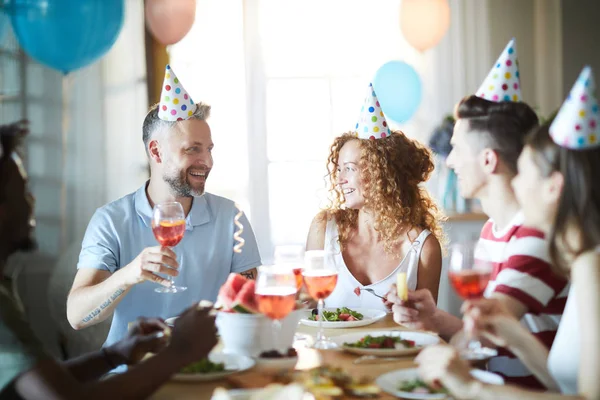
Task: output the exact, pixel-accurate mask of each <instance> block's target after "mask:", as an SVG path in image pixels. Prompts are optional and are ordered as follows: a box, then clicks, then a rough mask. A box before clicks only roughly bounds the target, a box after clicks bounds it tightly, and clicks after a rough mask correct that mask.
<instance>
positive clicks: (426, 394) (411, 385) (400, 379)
mask: <svg viewBox="0 0 600 400" xmlns="http://www.w3.org/2000/svg"><path fill="white" fill-rule="evenodd" d="M471 375H472V376H473V378H475V379H477V380H479V381H481V382H483V383H489V384H491V385H503V384H504V379H502V377H501V376H500V375H497V374H494V373H491V372H487V371H482V370H479V369H472V370H471ZM376 383H377V385H378V386H379V387H380V388H381V389H382V390H383V391H384V392H387V393H389V394H391V395H394V396H396V397H400V398H402V399H415V400H433V399H450V398H451V397H450V394H449V393H448V391H447V390H446V389H445V388H443V387H436V388H433V387H430V386H429V385H427V384H426V383H425V382H423V381H422V380H421V379H419V374H418V372H417V369H416V368H412V369H399V370H396V371H392V372H388V373H387V374H383V375H380V376H379V377H378V378H377V380H376Z"/></svg>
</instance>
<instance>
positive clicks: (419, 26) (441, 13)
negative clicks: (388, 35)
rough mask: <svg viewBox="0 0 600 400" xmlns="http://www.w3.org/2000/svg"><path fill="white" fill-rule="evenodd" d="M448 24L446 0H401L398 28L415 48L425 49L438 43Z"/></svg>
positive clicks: (448, 7)
mask: <svg viewBox="0 0 600 400" xmlns="http://www.w3.org/2000/svg"><path fill="white" fill-rule="evenodd" d="M449 26H450V6H449V5H448V0H402V5H401V7H400V29H401V30H402V34H403V35H404V38H405V39H406V41H407V42H408V43H409V44H410V45H411V46H412V47H414V48H415V49H417V50H420V51H425V50H427V49H430V48H432V47H433V46H435V45H436V44H438V43H439V41H440V40H442V38H443V37H444V35H445V34H446V32H447V31H448V27H449Z"/></svg>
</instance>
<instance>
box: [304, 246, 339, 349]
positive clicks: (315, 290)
mask: <svg viewBox="0 0 600 400" xmlns="http://www.w3.org/2000/svg"><path fill="white" fill-rule="evenodd" d="M302 276H303V277H304V285H305V286H306V290H307V291H308V294H309V295H310V297H312V298H313V299H315V300H317V307H318V311H319V314H318V316H317V318H318V322H319V331H318V334H317V340H316V341H315V343H314V344H313V346H312V347H313V348H315V349H336V348H337V347H338V346H337V345H336V344H335V343H334V342H332V341H331V340H328V339H327V338H326V337H325V334H324V332H323V307H324V300H325V299H326V298H327V297H329V295H330V294H331V293H332V292H333V290H334V289H335V286H336V285H337V280H338V272H337V269H335V267H334V266H332V265H330V264H329V263H328V262H327V258H326V256H325V252H324V251H322V250H311V251H307V252H306V255H305V262H304V270H303V271H302Z"/></svg>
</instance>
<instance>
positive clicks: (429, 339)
mask: <svg viewBox="0 0 600 400" xmlns="http://www.w3.org/2000/svg"><path fill="white" fill-rule="evenodd" d="M367 335H371V336H396V337H400V338H401V339H405V340H413V341H414V342H415V347H413V348H410V349H361V348H358V347H349V346H344V343H355V342H358V341H359V340H360V339H362V338H363V337H365V336H367ZM329 339H330V340H331V341H333V342H335V344H337V345H338V346H340V347H341V348H343V349H344V350H346V351H347V352H349V353H353V354H359V355H371V356H381V357H393V356H410V355H413V354H417V353H418V352H419V351H421V349H423V347H425V346H429V345H432V344H438V343H439V342H440V338H439V337H437V336H435V335H432V334H430V333H425V332H417V331H361V332H356V333H348V334H346V335H340V336H333V337H331V338H329Z"/></svg>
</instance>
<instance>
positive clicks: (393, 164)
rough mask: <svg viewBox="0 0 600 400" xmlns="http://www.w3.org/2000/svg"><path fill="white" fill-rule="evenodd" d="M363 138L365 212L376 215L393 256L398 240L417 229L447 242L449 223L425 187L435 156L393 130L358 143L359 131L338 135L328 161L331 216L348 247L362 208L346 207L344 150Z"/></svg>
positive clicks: (360, 165)
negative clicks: (341, 173) (341, 168)
mask: <svg viewBox="0 0 600 400" xmlns="http://www.w3.org/2000/svg"><path fill="white" fill-rule="evenodd" d="M352 140H359V141H360V148H361V157H360V162H359V170H360V177H361V181H362V183H363V185H364V187H363V193H364V200H365V208H367V209H369V210H371V211H372V212H373V213H374V215H375V221H374V227H375V230H376V231H377V232H379V234H380V235H381V239H382V240H383V243H384V248H385V251H386V252H387V253H389V254H392V253H393V252H394V251H395V249H394V247H395V244H396V243H397V240H398V238H399V237H400V236H401V235H402V234H404V233H406V232H407V231H409V230H411V229H413V228H420V229H428V230H429V231H431V233H432V234H433V235H434V236H435V237H436V238H437V239H438V240H439V241H440V243H445V237H444V234H443V231H442V227H441V222H442V221H443V220H444V219H445V217H444V216H443V214H442V213H441V211H440V210H439V208H438V206H437V205H436V203H435V201H434V200H433V199H432V198H431V196H430V194H429V192H428V191H427V189H425V188H424V187H422V186H420V184H421V183H422V182H425V181H427V180H428V179H429V177H430V176H431V173H432V172H433V170H434V163H433V160H432V156H431V152H430V151H429V150H428V149H427V148H425V147H424V146H422V145H421V144H419V143H418V142H416V141H414V140H412V139H409V138H408V137H406V135H404V133H402V132H400V131H393V132H392V134H391V135H390V136H389V137H387V138H385V139H378V140H364V139H358V138H357V137H356V135H355V133H353V132H348V133H344V134H343V135H341V136H339V137H337V138H336V139H335V140H334V142H333V144H332V145H331V148H330V154H329V157H328V160H327V169H328V176H329V185H330V187H329V192H330V199H329V200H330V203H331V204H330V205H329V207H328V208H327V210H326V211H327V213H326V214H327V215H328V216H330V217H333V218H335V221H336V223H337V226H338V231H339V242H340V247H341V248H343V247H344V245H345V244H346V243H347V242H348V239H349V238H350V236H351V235H352V233H353V232H354V230H355V229H356V227H357V224H358V210H354V209H348V208H345V207H344V196H343V193H342V191H341V190H340V188H339V187H338V185H337V179H338V159H339V154H340V150H341V149H342V147H343V146H344V145H345V144H346V143H347V142H349V141H352Z"/></svg>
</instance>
